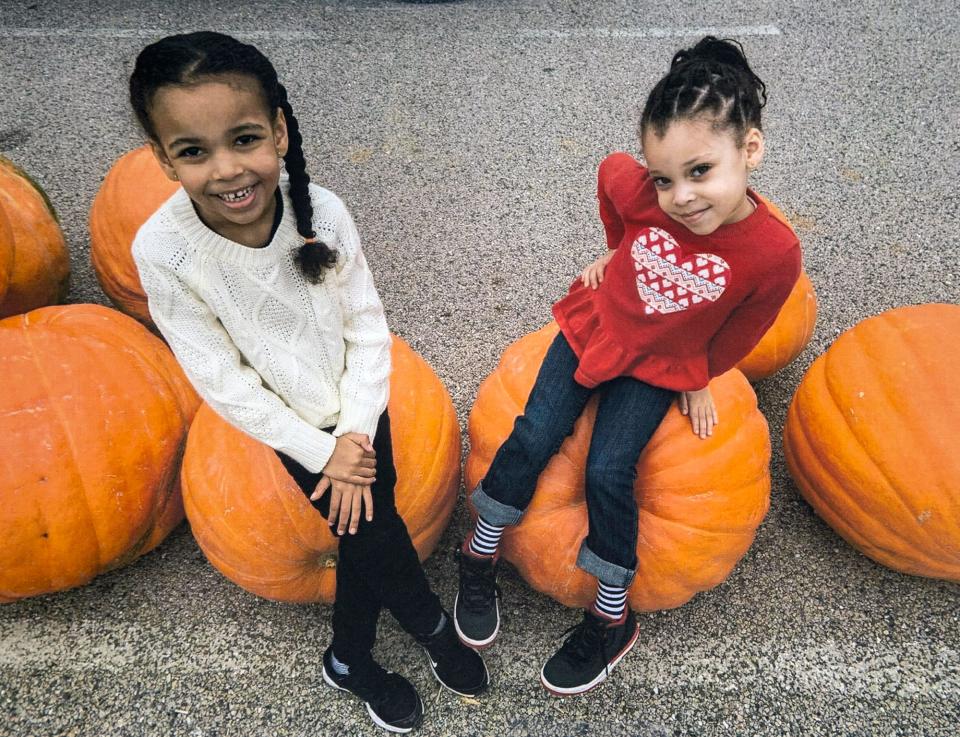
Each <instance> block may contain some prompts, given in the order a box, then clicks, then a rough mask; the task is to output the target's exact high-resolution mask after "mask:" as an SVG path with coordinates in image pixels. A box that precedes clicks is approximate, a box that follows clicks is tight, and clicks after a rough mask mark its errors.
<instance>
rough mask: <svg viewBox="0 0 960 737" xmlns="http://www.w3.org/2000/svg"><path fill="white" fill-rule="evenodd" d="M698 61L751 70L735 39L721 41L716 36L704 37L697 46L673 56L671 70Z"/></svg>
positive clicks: (682, 50) (741, 48)
mask: <svg viewBox="0 0 960 737" xmlns="http://www.w3.org/2000/svg"><path fill="white" fill-rule="evenodd" d="M697 61H704V62H708V63H710V62H712V63H714V64H728V65H730V66H733V67H738V68H740V69H744V68H746V69H749V68H750V67H749V65H748V64H747V57H746V55H745V54H744V53H743V46H741V45H740V42H739V41H736V40H733V39H719V38H717V37H716V36H704V37H703V38H701V39H700V40H699V41H698V42H697V43H696V45H694V46H691V47H690V48H689V49H681V50H680V51H678V52H677V53H676V54H674V55H673V61H671V62H670V69H673V68H675V67H677V66H679V65H681V64H688V63H692V62H697Z"/></svg>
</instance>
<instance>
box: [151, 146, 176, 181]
mask: <svg viewBox="0 0 960 737" xmlns="http://www.w3.org/2000/svg"><path fill="white" fill-rule="evenodd" d="M150 148H151V150H152V151H153V155H154V158H156V160H157V163H158V164H160V168H161V169H163V173H164V174H166V175H167V179H169V180H170V181H172V182H179V181H180V177H179V176H177V172H176V171H175V170H174V168H173V164H171V163H170V157H169V156H167V152H166V151H164V150H163V147H162V146H161V145H160V144H159V143H157V142H156V141H154V140H153V139H151V140H150Z"/></svg>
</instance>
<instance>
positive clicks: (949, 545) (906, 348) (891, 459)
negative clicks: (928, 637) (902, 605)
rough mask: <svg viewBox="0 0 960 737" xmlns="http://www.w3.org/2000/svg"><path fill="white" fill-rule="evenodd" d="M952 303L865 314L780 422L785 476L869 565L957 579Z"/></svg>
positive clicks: (959, 342) (956, 336) (957, 318)
mask: <svg viewBox="0 0 960 737" xmlns="http://www.w3.org/2000/svg"><path fill="white" fill-rule="evenodd" d="M958 373H960V305H954V304H926V305H917V306H912V307H900V308H897V309H894V310H890V311H888V312H884V313H882V314H880V315H877V316H875V317H871V318H868V319H866V320H864V321H863V322H861V323H859V324H858V325H856V326H854V327H853V328H851V329H850V330H848V331H847V332H845V333H844V334H843V335H841V336H840V337H839V338H837V340H836V342H834V344H833V345H832V346H831V347H830V348H829V349H828V350H827V351H826V353H824V354H823V355H821V356H820V357H819V358H817V360H816V361H814V363H813V365H812V366H811V367H810V369H809V370H808V371H807V374H806V376H804V378H803V380H802V381H801V382H800V386H799V387H798V388H797V391H796V394H795V395H794V398H793V402H792V403H791V405H790V410H789V412H788V414H787V421H786V425H785V427H784V437H783V440H784V451H785V453H786V459H787V465H788V467H789V469H790V473H791V475H792V476H793V479H794V481H796V484H797V487H798V488H799V489H800V492H801V493H802V494H803V496H804V497H805V498H806V499H807V501H809V502H810V504H811V505H812V506H813V508H814V510H816V512H817V514H819V515H820V516H821V517H822V518H823V519H824V520H825V521H826V522H827V524H829V525H830V526H831V527H833V529H834V530H836V531H837V532H838V533H840V535H842V536H843V537H844V538H845V539H846V540H847V541H848V542H849V543H850V544H851V545H853V546H854V547H855V548H857V549H858V550H860V551H861V552H863V553H864V554H865V555H868V556H870V557H871V558H873V559H874V560H875V561H877V562H878V563H882V564H883V565H885V566H889V567H890V568H893V569H895V570H898V571H903V572H904V573H912V574H915V575H918V576H931V577H934V578H943V579H947V580H949V581H958V582H960V481H958V479H960V452H958V450H960V443H958V440H960V431H958V417H960V400H958V399H957V392H956V388H955V385H956V381H957V375H958Z"/></svg>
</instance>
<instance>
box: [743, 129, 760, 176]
mask: <svg viewBox="0 0 960 737" xmlns="http://www.w3.org/2000/svg"><path fill="white" fill-rule="evenodd" d="M743 148H744V150H745V151H746V154H747V169H751V170H752V169H756V168H757V167H758V166H760V162H761V161H763V152H764V141H763V132H762V131H761V130H760V129H759V128H751V129H750V130H748V131H747V133H746V135H745V136H744V137H743Z"/></svg>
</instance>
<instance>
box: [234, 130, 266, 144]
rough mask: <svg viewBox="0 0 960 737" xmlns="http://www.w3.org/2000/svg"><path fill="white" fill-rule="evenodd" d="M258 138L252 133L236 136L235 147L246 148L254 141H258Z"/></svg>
mask: <svg viewBox="0 0 960 737" xmlns="http://www.w3.org/2000/svg"><path fill="white" fill-rule="evenodd" d="M259 140H260V136H255V135H253V134H252V133H246V134H244V135H242V136H237V145H239V146H248V145H250V144H251V143H253V142H254V141H259Z"/></svg>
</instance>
